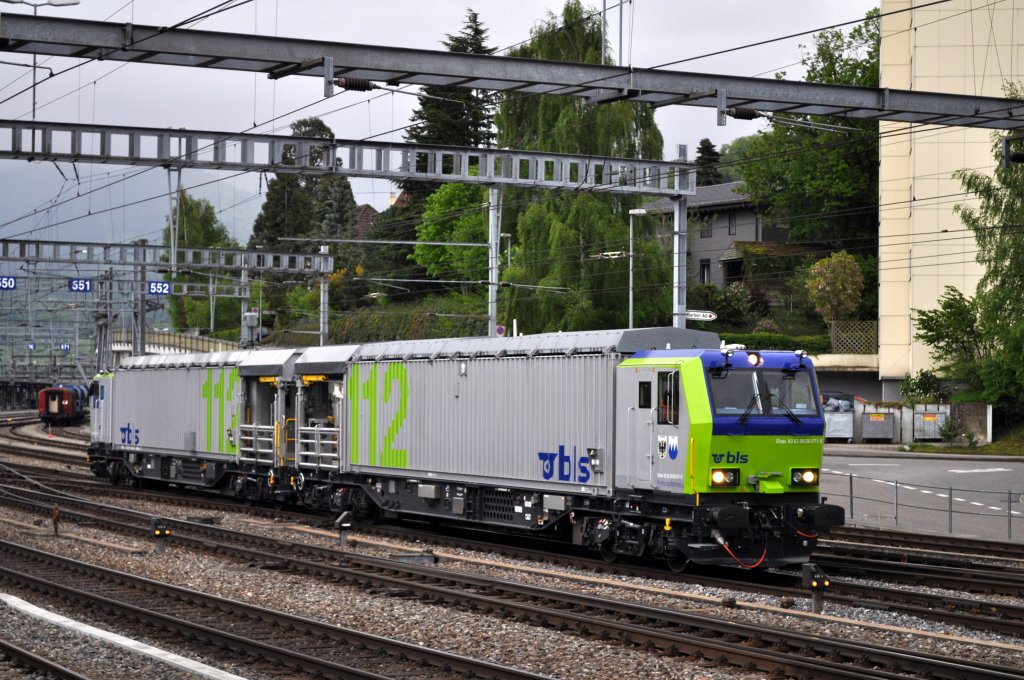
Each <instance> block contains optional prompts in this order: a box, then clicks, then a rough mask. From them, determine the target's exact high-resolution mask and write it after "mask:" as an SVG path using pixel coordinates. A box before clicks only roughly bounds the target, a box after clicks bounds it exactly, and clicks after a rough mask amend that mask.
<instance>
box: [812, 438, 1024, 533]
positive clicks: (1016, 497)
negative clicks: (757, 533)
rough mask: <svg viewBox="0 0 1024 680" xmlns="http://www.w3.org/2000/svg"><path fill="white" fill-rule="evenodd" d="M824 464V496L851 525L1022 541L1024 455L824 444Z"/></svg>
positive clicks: (1023, 527)
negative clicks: (841, 509)
mask: <svg viewBox="0 0 1024 680" xmlns="http://www.w3.org/2000/svg"><path fill="white" fill-rule="evenodd" d="M821 467H822V475H821V479H822V484H821V488H822V494H823V495H825V496H828V497H829V502H831V503H834V504H836V505H841V506H843V507H845V508H846V511H847V517H848V518H850V520H851V523H854V524H862V525H870V526H880V527H890V528H891V527H896V528H899V529H904V530H907V531H914V532H921V533H935V534H950V533H952V534H953V535H957V536H970V537H977V538H991V539H994V540H1002V541H1005V540H1008V539H1009V540H1012V541H1014V542H1020V541H1024V457H1021V458H1013V457H1006V456H958V455H949V454H914V453H903V452H901V451H895V450H883V449H874V448H867V447H857V446H839V445H826V446H825V458H824V461H823V462H822V466H821ZM897 482H898V484H897ZM851 489H852V491H853V508H852V512H851V507H850V492H851ZM1008 504H1009V507H1008Z"/></svg>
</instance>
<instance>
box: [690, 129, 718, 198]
mask: <svg viewBox="0 0 1024 680" xmlns="http://www.w3.org/2000/svg"><path fill="white" fill-rule="evenodd" d="M719 160H720V155H719V153H718V150H717V149H715V145H714V144H712V143H711V140H710V139H708V138H707V137H705V138H704V139H702V140H700V144H698V145H697V158H696V159H695V160H694V165H696V166H697V186H699V187H706V186H709V185H711V184H721V183H722V181H723V180H722V173H721V172H719V170H718V163H719Z"/></svg>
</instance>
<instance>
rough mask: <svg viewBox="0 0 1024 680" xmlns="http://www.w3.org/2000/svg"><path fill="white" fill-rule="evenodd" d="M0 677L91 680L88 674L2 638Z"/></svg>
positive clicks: (0, 644) (11, 679)
mask: <svg viewBox="0 0 1024 680" xmlns="http://www.w3.org/2000/svg"><path fill="white" fill-rule="evenodd" d="M0 677H4V678H9V679H10V680H14V679H15V678H22V677H23V678H26V680H36V679H37V678H58V679H59V680H89V678H88V676H85V675H82V674H80V673H76V672H75V671H73V670H71V669H69V668H65V667H64V666H61V665H60V664H58V663H54V662H53V661H50V660H49V659H47V658H46V657H44V656H40V655H38V654H36V653H34V652H32V651H29V650H28V649H25V648H24V647H20V646H18V645H16V644H14V643H12V642H8V641H7V640H0Z"/></svg>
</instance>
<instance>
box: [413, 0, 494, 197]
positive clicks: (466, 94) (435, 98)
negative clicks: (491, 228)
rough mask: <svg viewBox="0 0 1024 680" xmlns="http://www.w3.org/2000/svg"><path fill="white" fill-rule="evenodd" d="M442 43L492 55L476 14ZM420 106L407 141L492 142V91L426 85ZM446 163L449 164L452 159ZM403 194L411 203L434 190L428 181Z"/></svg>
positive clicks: (457, 49)
mask: <svg viewBox="0 0 1024 680" xmlns="http://www.w3.org/2000/svg"><path fill="white" fill-rule="evenodd" d="M441 44H442V45H444V46H445V48H446V49H447V50H448V51H449V52H458V53H462V54H493V53H494V48H493V47H489V46H488V45H487V29H486V28H484V26H483V24H481V23H480V17H479V15H478V14H477V13H476V12H474V11H473V10H472V9H467V10H466V21H465V24H464V25H463V27H462V31H461V32H459V33H458V34H457V35H451V34H448V35H447V39H446V40H442V41H441ZM421 92H422V94H421V95H420V97H419V106H418V108H417V109H416V110H415V111H413V113H412V119H411V120H412V126H411V127H409V129H408V130H407V131H406V134H405V137H406V140H407V141H409V142H412V143H416V144H440V145H444V146H470V147H480V146H487V145H489V144H490V143H491V142H493V141H494V110H495V107H496V106H497V94H496V93H495V92H494V91H493V90H473V89H468V88H460V87H442V86H432V85H428V86H426V87H424V88H423V89H422V90H421ZM445 162H447V163H450V162H451V159H446V160H445ZM400 184H401V187H402V190H403V191H406V192H409V193H410V194H412V195H413V198H414V200H419V199H422V198H425V197H426V195H427V194H429V193H431V192H432V191H433V190H434V189H436V188H437V185H436V184H433V183H429V182H411V181H404V182H401V183H400Z"/></svg>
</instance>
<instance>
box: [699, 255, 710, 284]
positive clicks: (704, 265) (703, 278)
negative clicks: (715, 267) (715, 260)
mask: <svg viewBox="0 0 1024 680" xmlns="http://www.w3.org/2000/svg"><path fill="white" fill-rule="evenodd" d="M700 282H701V283H711V260H701V261H700Z"/></svg>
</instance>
